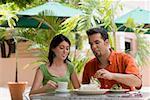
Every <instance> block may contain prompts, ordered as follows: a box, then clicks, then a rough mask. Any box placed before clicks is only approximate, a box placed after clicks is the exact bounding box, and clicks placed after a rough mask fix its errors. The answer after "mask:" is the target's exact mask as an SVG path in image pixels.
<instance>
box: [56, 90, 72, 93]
mask: <svg viewBox="0 0 150 100" xmlns="http://www.w3.org/2000/svg"><path fill="white" fill-rule="evenodd" d="M56 92H59V93H68V92H70V90H56Z"/></svg>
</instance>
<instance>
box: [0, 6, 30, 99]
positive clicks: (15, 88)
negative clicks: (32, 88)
mask: <svg viewBox="0 0 150 100" xmlns="http://www.w3.org/2000/svg"><path fill="white" fill-rule="evenodd" d="M3 8H5V9H3ZM12 8H16V7H15V6H14V4H7V5H0V9H1V19H0V23H3V22H4V21H7V22H8V25H9V28H10V29H11V30H12V29H13V28H14V26H15V20H16V21H17V20H18V17H17V16H16V15H15V12H13V11H11V10H14V9H12ZM5 31H7V30H5ZM8 32H9V36H8V34H7V33H8ZM8 32H3V37H2V36H1V37H2V38H1V39H2V40H3V41H4V40H6V39H7V37H9V38H10V37H12V38H13V39H14V40H15V43H16V45H17V42H18V40H17V37H15V36H13V33H12V34H10V33H11V32H12V31H8ZM6 34H7V35H6ZM15 63H16V68H15V69H16V71H15V82H8V87H9V90H10V94H11V99H12V100H23V96H22V93H23V92H24V90H25V86H26V84H27V82H19V81H18V51H17V49H16V61H15Z"/></svg>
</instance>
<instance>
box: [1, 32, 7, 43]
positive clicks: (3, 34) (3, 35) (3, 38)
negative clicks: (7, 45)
mask: <svg viewBox="0 0 150 100" xmlns="http://www.w3.org/2000/svg"><path fill="white" fill-rule="evenodd" d="M5 32H6V31H5V29H0V43H1V42H2V41H4V40H5V37H6V34H5Z"/></svg>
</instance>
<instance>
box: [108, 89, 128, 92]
mask: <svg viewBox="0 0 150 100" xmlns="http://www.w3.org/2000/svg"><path fill="white" fill-rule="evenodd" d="M128 91H130V90H129V89H121V90H111V89H110V90H109V92H114V93H124V92H128Z"/></svg>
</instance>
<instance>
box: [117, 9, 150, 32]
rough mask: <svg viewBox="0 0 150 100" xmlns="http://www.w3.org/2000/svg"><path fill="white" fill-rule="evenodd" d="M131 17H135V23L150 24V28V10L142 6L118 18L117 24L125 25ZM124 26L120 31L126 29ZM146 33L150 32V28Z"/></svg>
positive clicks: (149, 25)
mask: <svg viewBox="0 0 150 100" xmlns="http://www.w3.org/2000/svg"><path fill="white" fill-rule="evenodd" d="M129 17H130V18H133V19H134V21H135V23H138V24H144V25H145V26H148V28H150V11H148V10H144V9H141V8H136V9H134V10H132V11H130V12H128V13H127V14H125V15H123V16H121V17H119V18H117V19H116V20H115V23H116V24H117V26H120V25H123V24H124V23H126V21H127V19H128V18H129ZM124 28H125V27H123V28H121V29H120V30H119V31H122V30H124ZM146 33H148V34H150V30H149V31H148V32H146Z"/></svg>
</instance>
